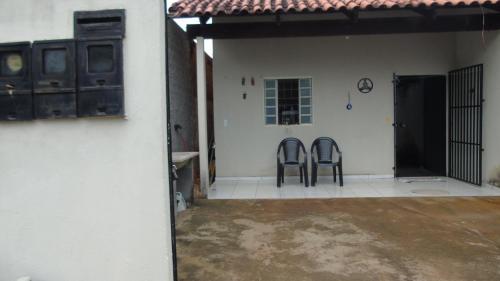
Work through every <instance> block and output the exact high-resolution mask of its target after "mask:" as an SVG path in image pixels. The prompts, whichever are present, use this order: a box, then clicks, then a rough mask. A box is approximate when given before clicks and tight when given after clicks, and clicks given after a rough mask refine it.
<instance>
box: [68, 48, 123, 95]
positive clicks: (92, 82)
mask: <svg viewBox="0 0 500 281" xmlns="http://www.w3.org/2000/svg"><path fill="white" fill-rule="evenodd" d="M77 44H78V87H79V89H80V90H81V89H83V90H94V89H102V88H110V87H111V88H114V87H122V85H123V54H122V40H85V41H78V43H77Z"/></svg>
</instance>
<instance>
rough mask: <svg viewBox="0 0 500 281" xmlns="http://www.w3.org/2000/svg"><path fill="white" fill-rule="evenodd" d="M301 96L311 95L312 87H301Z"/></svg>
mask: <svg viewBox="0 0 500 281" xmlns="http://www.w3.org/2000/svg"><path fill="white" fill-rule="evenodd" d="M300 96H301V97H310V96H311V88H303V89H300Z"/></svg>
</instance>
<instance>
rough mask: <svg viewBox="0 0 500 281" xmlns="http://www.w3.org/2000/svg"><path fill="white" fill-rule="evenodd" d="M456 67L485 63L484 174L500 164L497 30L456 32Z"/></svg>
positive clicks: (499, 36)
mask: <svg viewBox="0 0 500 281" xmlns="http://www.w3.org/2000/svg"><path fill="white" fill-rule="evenodd" d="M457 62H458V67H465V66H469V65H472V64H480V63H482V64H484V78H483V79H484V99H485V103H484V112H483V147H484V148H485V152H484V153H483V157H484V158H483V178H484V180H486V179H488V177H489V176H490V175H491V174H492V173H493V172H494V171H495V169H499V168H500V167H499V166H500V146H499V142H500V141H499V140H500V122H499V120H500V82H499V76H498V75H499V73H500V32H499V31H495V32H485V34H484V40H483V36H482V34H481V32H463V33H458V34H457Z"/></svg>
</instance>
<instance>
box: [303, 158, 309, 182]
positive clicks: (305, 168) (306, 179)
mask: <svg viewBox="0 0 500 281" xmlns="http://www.w3.org/2000/svg"><path fill="white" fill-rule="evenodd" d="M304 178H305V182H306V187H309V177H308V176H307V164H306V163H304Z"/></svg>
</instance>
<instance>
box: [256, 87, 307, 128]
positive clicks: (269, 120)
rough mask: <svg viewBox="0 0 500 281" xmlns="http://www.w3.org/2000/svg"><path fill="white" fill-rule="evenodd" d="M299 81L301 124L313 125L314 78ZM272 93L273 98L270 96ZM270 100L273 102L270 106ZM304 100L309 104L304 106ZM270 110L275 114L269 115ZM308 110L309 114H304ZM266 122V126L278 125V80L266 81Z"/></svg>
mask: <svg viewBox="0 0 500 281" xmlns="http://www.w3.org/2000/svg"><path fill="white" fill-rule="evenodd" d="M297 80H299V89H298V90H299V124H312V121H313V120H312V119H313V118H312V112H313V111H312V78H302V79H297ZM271 92H272V93H273V94H272V95H273V96H272V95H271V94H270V93H271ZM270 100H272V101H273V102H271V105H268V101H270ZM303 100H304V101H307V104H303V102H302V101H303ZM268 109H272V110H273V111H274V114H268V113H267V112H268ZM306 109H307V110H308V111H309V113H303V112H302V110H306ZM307 119H308V120H307ZM306 120H307V121H306ZM264 122H265V124H266V125H276V124H277V123H278V79H265V80H264Z"/></svg>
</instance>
